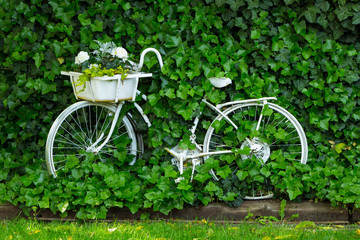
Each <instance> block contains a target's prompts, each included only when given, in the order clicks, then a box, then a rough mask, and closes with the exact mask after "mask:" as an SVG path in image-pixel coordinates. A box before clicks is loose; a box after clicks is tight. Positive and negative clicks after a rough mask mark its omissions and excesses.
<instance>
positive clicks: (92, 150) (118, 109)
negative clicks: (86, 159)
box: [86, 101, 124, 154]
mask: <svg viewBox="0 0 360 240" xmlns="http://www.w3.org/2000/svg"><path fill="white" fill-rule="evenodd" d="M123 105H124V102H123V101H121V102H119V104H118V105H117V108H116V111H115V116H114V119H113V120H112V123H111V127H110V131H109V133H108V136H107V137H106V139H105V140H104V142H103V143H102V144H101V145H100V146H98V147H96V146H97V145H98V144H99V143H100V142H101V141H102V140H103V139H104V135H105V133H104V132H102V133H100V136H99V138H98V139H97V140H96V141H95V142H94V143H93V144H92V145H91V146H90V147H88V148H86V152H93V153H94V154H97V153H98V152H100V150H101V149H102V148H103V147H104V146H105V145H106V144H107V142H108V141H109V140H110V137H111V135H112V134H113V132H114V129H115V127H116V123H117V121H118V119H119V115H120V111H121V108H122V106H123Z"/></svg>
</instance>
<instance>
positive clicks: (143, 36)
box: [0, 0, 360, 218]
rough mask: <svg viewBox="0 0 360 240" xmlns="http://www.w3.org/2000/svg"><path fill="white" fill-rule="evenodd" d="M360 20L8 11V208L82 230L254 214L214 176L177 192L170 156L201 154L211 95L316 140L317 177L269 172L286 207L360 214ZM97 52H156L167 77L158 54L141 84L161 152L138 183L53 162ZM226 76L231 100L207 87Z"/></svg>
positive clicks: (71, 5)
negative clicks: (164, 216)
mask: <svg viewBox="0 0 360 240" xmlns="http://www.w3.org/2000/svg"><path fill="white" fill-rule="evenodd" d="M359 10H360V4H359V3H358V1H356V0H316V1H308V0H306V1H300V0H237V1H235V0H192V1H189V0H185V1H173V0H164V1H152V0H146V1H128V2H127V1H122V0H116V1H115V0H104V1H95V0H89V1H88V0H86V1H85V0H49V1H43V0H31V1H21V0H13V1H7V0H0V46H1V51H0V58H1V63H0V142H1V147H0V197H1V201H7V202H11V203H13V204H16V205H19V206H21V207H23V208H24V209H26V210H30V209H33V210H37V209H40V208H50V209H52V210H53V211H54V212H56V211H60V212H61V213H63V214H66V211H67V210H76V211H77V216H78V217H79V218H94V217H99V218H103V217H105V216H106V212H107V209H108V208H109V207H111V206H119V207H128V208H130V210H131V211H133V212H136V211H137V210H138V209H139V208H152V209H154V210H155V211H161V212H163V213H168V212H169V211H170V210H171V209H174V208H177V209H182V208H183V207H184V206H186V204H191V205H199V204H207V203H209V202H210V201H225V202H228V203H229V204H231V205H235V206H237V205H239V204H241V199H240V198H239V196H238V192H236V191H233V186H231V183H228V182H225V183H224V182H213V181H210V179H209V178H210V176H209V175H208V173H207V170H208V168H210V167H214V166H210V165H211V164H210V165H204V166H203V168H202V169H200V170H199V174H198V177H197V178H196V179H195V181H194V182H193V183H189V182H188V181H182V182H181V183H180V184H179V185H176V184H175V183H174V181H173V180H174V178H177V177H178V173H176V172H175V171H174V169H173V167H172V166H171V162H170V157H169V156H168V154H167V153H166V152H165V151H164V150H163V147H164V146H169V145H170V146H171V145H175V144H176V142H177V141H178V140H179V138H180V137H181V136H182V135H183V134H185V137H184V138H183V140H182V141H181V144H183V145H185V146H186V145H189V143H188V142H187V140H186V136H188V134H189V132H188V128H189V126H190V124H191V121H188V120H191V119H192V118H193V116H194V114H195V112H196V111H198V107H199V102H200V99H201V98H202V97H203V96H204V95H205V94H206V95H207V96H208V98H209V100H210V101H211V102H213V103H215V104H216V103H219V102H223V101H227V100H230V99H231V100H235V99H245V98H258V97H265V96H275V97H277V98H278V101H277V103H278V104H279V105H281V106H283V107H285V108H286V109H288V110H289V111H290V112H291V113H292V114H294V115H295V116H296V118H298V119H299V121H300V122H301V123H302V125H303V127H304V130H305V131H306V134H307V137H308V142H309V161H308V165H306V166H300V165H294V166H292V165H287V164H283V163H279V164H270V165H269V166H268V169H267V170H266V176H267V177H269V175H268V174H269V173H270V172H271V176H270V179H271V181H272V183H273V184H274V185H275V188H276V193H277V196H278V197H280V198H283V197H289V198H290V199H291V200H301V199H320V200H330V201H331V202H332V203H333V204H349V205H350V206H355V207H356V208H359V207H360V183H359V179H360V164H359V163H358V161H357V159H358V157H359V154H360V147H359V146H358V145H357V144H358V142H359V138H360V125H359V123H358V121H359V119H360V107H359V104H360V100H359V96H360V81H359V78H360V77H359V72H360V70H359V63H360V55H359V54H358V52H359V51H360V45H359V43H358V41H357V40H358V39H359V33H360V31H359V25H360V11H359ZM94 40H100V41H102V42H106V41H114V42H115V43H116V44H117V45H118V46H122V47H124V48H126V49H127V50H128V52H129V53H131V54H130V59H131V58H132V59H133V60H136V61H138V56H139V54H140V52H141V51H142V50H143V49H145V48H147V47H154V48H157V49H158V50H159V51H160V52H161V54H162V56H163V58H164V68H163V70H162V73H160V72H159V67H158V64H157V59H156V57H155V56H151V57H150V55H149V57H147V58H146V59H145V65H146V66H145V68H146V69H145V70H147V71H149V72H154V73H155V75H154V78H153V79H152V80H151V81H143V82H141V83H140V89H141V90H142V91H143V92H145V93H146V94H147V95H148V100H149V101H148V103H142V104H143V105H142V106H143V107H144V108H145V111H146V113H148V114H149V116H150V117H151V119H152V121H153V126H152V127H151V128H150V129H148V130H147V129H146V130H144V131H145V132H147V131H148V133H149V134H148V136H149V138H148V139H145V142H146V143H147V145H148V147H149V148H151V149H152V152H151V153H150V154H148V155H144V156H143V157H142V159H140V160H139V161H138V162H137V164H136V166H135V167H134V168H132V169H131V171H130V170H129V169H124V168H118V167H117V166H112V165H105V164H101V163H94V162H91V159H89V161H84V162H82V163H81V164H82V167H81V168H76V169H75V170H69V171H70V173H69V174H68V177H66V178H58V179H53V178H52V177H51V176H50V175H49V174H48V173H47V171H46V169H45V164H44V144H45V141H46V137H47V133H48V131H49V129H50V126H51V124H52V122H53V121H54V120H55V118H56V116H57V115H58V114H59V113H60V112H61V111H62V110H63V109H64V108H65V107H67V106H68V105H70V104H71V103H73V102H74V101H75V98H74V97H73V94H72V88H71V87H70V84H69V81H68V80H67V79H65V78H64V77H62V76H60V75H59V74H60V71H61V70H70V67H71V64H72V63H73V62H74V57H75V56H76V54H77V53H78V52H79V51H81V50H86V49H93V48H94V44H95V43H94ZM225 75H226V76H227V77H229V78H231V79H234V84H233V85H232V86H231V87H227V88H226V89H225V90H219V89H216V90H213V89H212V87H211V85H210V83H209V81H208V80H206V79H207V78H209V77H214V76H217V77H222V76H225ZM205 125H206V124H205ZM329 141H331V143H333V144H330V143H329ZM340 143H342V144H340ZM339 144H340V145H339ZM89 158H91V157H89ZM128 170H129V171H128ZM254 174H255V175H256V174H262V173H259V172H257V173H254ZM95 206H96V207H95Z"/></svg>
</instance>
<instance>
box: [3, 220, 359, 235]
mask: <svg viewBox="0 0 360 240" xmlns="http://www.w3.org/2000/svg"><path fill="white" fill-rule="evenodd" d="M359 238H360V226H359V227H358V226H355V225H353V226H315V225H314V224H313V223H312V222H307V223H306V224H302V225H301V224H300V225H289V224H272V223H266V224H259V223H247V222H245V223H241V224H231V223H226V224H220V223H213V222H211V221H210V222H208V221H206V220H201V221H192V222H181V221H138V222H111V223H103V222H93V223H89V222H86V223H82V222H55V221H54V222H38V221H36V220H25V219H19V220H12V221H0V239H1V240H3V239H6V240H12V239H26V240H27V239H36V240H43V239H44V240H45V239H46V240H52V239H56V240H60V239H62V240H75V239H106V240H108V239H158V240H160V239H161V240H165V239H173V240H174V239H181V240H183V239H191V240H194V239H199V240H200V239H221V240H224V239H263V240H270V239H311V240H312V239H359Z"/></svg>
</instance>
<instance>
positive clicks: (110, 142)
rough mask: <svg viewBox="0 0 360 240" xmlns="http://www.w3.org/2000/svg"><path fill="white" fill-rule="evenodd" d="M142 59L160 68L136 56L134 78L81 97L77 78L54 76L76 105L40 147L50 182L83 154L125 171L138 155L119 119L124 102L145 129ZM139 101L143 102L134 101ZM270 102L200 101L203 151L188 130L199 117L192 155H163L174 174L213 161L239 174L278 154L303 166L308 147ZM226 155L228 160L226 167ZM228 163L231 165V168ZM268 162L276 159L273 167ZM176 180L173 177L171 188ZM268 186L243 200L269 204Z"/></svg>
mask: <svg viewBox="0 0 360 240" xmlns="http://www.w3.org/2000/svg"><path fill="white" fill-rule="evenodd" d="M148 52H153V53H155V54H156V56H157V58H158V61H159V64H160V67H162V66H163V61H162V58H161V55H160V53H159V52H158V51H157V50H156V49H154V48H148V49H146V50H144V51H143V52H142V54H141V56H140V62H139V64H135V63H134V64H133V69H134V70H135V71H133V72H129V74H128V76H127V78H126V79H125V80H121V76H119V75H115V76H113V77H103V78H92V79H91V81H89V82H87V83H86V84H87V85H86V88H85V90H84V91H82V92H81V91H79V89H77V87H76V85H75V82H76V80H77V78H78V77H79V76H80V75H81V73H76V72H62V74H63V75H67V76H70V79H71V82H72V86H73V89H74V93H75V96H76V98H77V99H82V100H85V101H78V102H76V103H74V104H72V105H71V106H69V107H68V108H66V109H65V110H64V111H63V112H62V113H61V114H60V115H59V116H58V117H57V118H56V120H55V121H54V123H53V125H52V127H51V129H50V131H49V134H48V138H47V142H46V150H45V151H46V153H45V157H46V163H47V167H48V171H49V173H50V174H52V175H53V176H54V177H57V176H58V173H59V172H61V170H62V169H63V168H66V167H69V166H70V167H71V164H69V162H70V161H73V160H74V158H75V159H77V160H78V161H81V160H83V159H85V156H86V155H87V154H89V153H92V154H94V155H95V156H96V157H97V158H98V160H99V161H102V162H105V163H106V162H112V161H120V160H121V161H123V160H124V159H125V158H127V160H128V162H129V164H130V165H133V164H134V163H135V162H136V159H137V157H138V156H139V154H141V153H142V152H143V151H144V145H143V142H142V138H141V135H140V134H139V133H137V132H136V130H135V129H136V128H135V127H136V123H135V121H134V120H133V119H132V115H130V114H125V115H124V116H123V117H121V118H120V117H119V116H120V112H121V109H122V107H123V106H124V104H126V103H127V102H128V101H132V102H133V104H134V106H135V108H136V109H137V111H138V112H139V113H140V115H141V116H142V118H143V120H144V121H145V123H146V124H147V125H148V126H149V127H150V126H151V122H150V120H149V118H148V117H147V116H146V115H145V114H144V112H143V109H142V108H141V107H140V105H138V104H137V103H136V102H134V101H135V97H136V95H138V94H141V93H140V92H139V91H138V90H137V86H138V83H139V79H140V78H148V77H151V76H152V74H151V73H143V72H141V68H142V66H143V63H144V57H145V55H146V54H147V53H148ZM210 80H211V81H212V83H213V85H215V86H217V87H224V86H225V85H227V84H229V83H231V80H230V79H227V78H218V79H215V78H212V79H210ZM142 99H144V100H146V96H145V95H142ZM273 100H276V98H274V97H267V98H260V99H247V100H241V101H232V102H226V103H222V104H219V105H216V106H215V105H213V104H212V103H210V102H209V101H208V100H206V98H204V99H203V100H202V102H203V103H205V105H206V106H207V107H209V108H210V109H211V110H212V111H213V112H215V113H216V115H217V116H216V117H215V118H214V119H213V120H212V123H211V125H210V126H209V127H208V128H207V132H206V135H205V137H204V140H203V143H202V144H199V143H197V142H196V134H195V132H196V129H197V127H198V123H199V120H200V117H201V116H202V114H201V113H200V114H199V115H198V116H196V117H195V119H194V123H193V126H192V128H191V130H190V131H191V136H190V141H191V143H193V144H194V145H195V146H196V148H195V149H181V148H180V147H179V146H178V145H177V146H175V147H173V148H171V149H170V148H166V150H167V151H168V152H169V153H170V154H172V155H173V159H172V163H173V164H174V165H175V166H177V169H178V170H179V171H180V175H181V174H183V173H184V171H185V170H186V169H187V168H189V167H191V168H192V174H191V180H192V177H193V175H194V174H195V170H196V166H197V165H200V164H202V163H204V162H206V161H208V160H209V159H212V160H218V161H219V165H220V167H221V166H226V165H227V166H228V167H229V169H231V171H232V173H236V172H237V171H238V170H241V169H239V166H240V165H241V164H239V162H241V161H246V160H249V159H252V160H255V161H258V162H260V163H261V165H264V164H266V163H267V161H269V160H270V159H272V158H273V157H272V155H273V153H276V154H277V155H279V154H280V156H282V157H283V158H284V159H286V160H288V161H298V162H300V163H302V164H306V162H307V156H308V146H307V140H306V136H305V133H304V131H303V129H302V127H301V125H300V124H299V122H298V121H297V119H296V118H295V117H294V116H293V115H292V114H291V113H289V112H288V111H287V110H285V109H284V108H282V107H280V106H278V105H276V104H274V103H271V102H270V101H273ZM229 154H232V155H233V156H234V155H235V156H236V157H235V158H232V159H233V160H230V161H229V160H227V156H229ZM234 159H235V160H234ZM274 161H276V159H274ZM210 174H211V175H212V177H213V179H215V180H219V179H220V177H219V175H218V174H217V172H216V171H215V170H211V171H210ZM181 179H183V177H180V178H178V179H176V180H175V181H177V182H179V181H181ZM267 185H268V181H267V180H264V181H263V184H260V185H258V186H256V187H252V188H250V190H249V191H248V192H247V193H246V194H245V195H246V196H245V197H244V198H245V199H267V198H271V197H272V196H273V192H272V190H271V187H269V186H267Z"/></svg>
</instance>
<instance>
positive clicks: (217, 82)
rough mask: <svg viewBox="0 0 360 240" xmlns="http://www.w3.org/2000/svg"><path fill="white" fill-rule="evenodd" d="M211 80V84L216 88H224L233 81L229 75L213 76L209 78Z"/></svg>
mask: <svg viewBox="0 0 360 240" xmlns="http://www.w3.org/2000/svg"><path fill="white" fill-rule="evenodd" d="M209 80H210V82H211V84H212V85H213V86H214V87H216V88H223V87H226V86H227V85H229V84H231V83H232V81H231V79H230V78H227V77H221V78H216V77H211V78H209Z"/></svg>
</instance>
